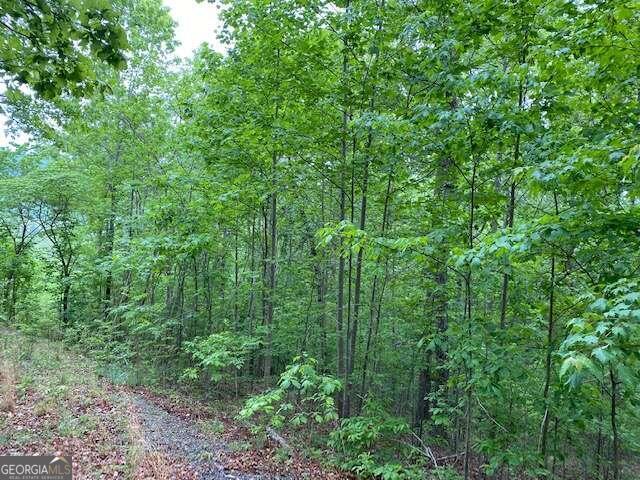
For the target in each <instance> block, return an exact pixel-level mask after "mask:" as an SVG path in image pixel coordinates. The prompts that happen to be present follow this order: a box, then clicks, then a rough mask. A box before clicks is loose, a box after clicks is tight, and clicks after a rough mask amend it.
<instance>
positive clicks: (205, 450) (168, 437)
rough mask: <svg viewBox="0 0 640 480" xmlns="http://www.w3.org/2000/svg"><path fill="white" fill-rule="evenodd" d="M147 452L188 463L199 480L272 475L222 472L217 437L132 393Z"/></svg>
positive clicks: (262, 479) (248, 479) (244, 479)
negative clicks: (210, 435)
mask: <svg viewBox="0 0 640 480" xmlns="http://www.w3.org/2000/svg"><path fill="white" fill-rule="evenodd" d="M131 400H132V403H133V406H134V407H135V409H136V413H137V415H138V420H139V422H140V426H141V429H142V434H143V436H144V443H145V448H146V449H148V451H152V452H153V451H162V452H165V453H167V454H169V455H171V456H175V457H180V458H182V459H184V460H185V461H187V462H188V463H189V464H191V465H192V466H193V467H194V469H195V470H196V471H197V472H198V473H199V474H200V479H201V480H267V479H271V478H272V477H263V476H255V475H248V474H239V473H229V472H225V470H224V467H223V466H222V465H220V463H218V462H217V461H216V458H217V453H218V452H220V451H223V450H225V449H226V446H225V445H224V444H223V443H221V442H220V441H219V440H216V439H213V438H211V437H208V436H207V435H204V434H203V433H201V432H200V431H199V430H198V429H197V428H196V427H195V425H193V424H192V423H190V422H188V421H185V420H183V419H181V418H179V417H177V416H175V415H172V414H170V413H168V412H166V411H165V410H163V409H162V408H160V407H158V406H157V405H155V404H153V403H151V402H150V401H149V400H147V399H145V398H144V397H142V396H140V395H135V394H133V395H132V399H131Z"/></svg>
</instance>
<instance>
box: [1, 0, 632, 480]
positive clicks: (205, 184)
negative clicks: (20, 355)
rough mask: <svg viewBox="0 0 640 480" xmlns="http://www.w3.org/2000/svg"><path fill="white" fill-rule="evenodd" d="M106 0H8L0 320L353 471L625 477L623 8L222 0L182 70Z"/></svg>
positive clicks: (141, 17)
mask: <svg viewBox="0 0 640 480" xmlns="http://www.w3.org/2000/svg"><path fill="white" fill-rule="evenodd" d="M103 3H104V2H89V1H86V0H85V1H74V2H71V1H69V2H59V5H58V6H56V7H55V8H54V9H53V10H51V8H53V7H51V8H50V7H46V2H33V3H32V2H30V1H26V0H25V1H21V2H2V3H0V5H2V10H1V11H2V12H3V13H2V18H3V28H8V29H10V30H11V32H13V29H12V28H13V26H15V25H18V26H21V27H22V28H26V26H24V25H23V23H24V22H22V21H20V18H23V17H24V18H26V19H27V20H25V21H28V22H36V23H38V22H40V23H42V22H44V23H42V27H41V29H40V30H34V31H33V33H30V34H29V38H20V37H24V35H20V31H17V32H13V33H7V32H6V31H5V30H2V35H3V36H2V40H1V42H2V43H1V44H0V45H3V46H4V45H8V46H9V47H10V48H8V49H7V48H2V49H1V50H2V52H3V53H2V54H0V55H1V56H0V68H2V70H3V72H6V73H8V74H10V76H11V80H10V81H11V82H16V81H17V82H22V83H27V84H30V85H32V86H33V88H34V90H35V92H34V93H33V94H32V93H31V92H27V91H26V90H25V89H23V90H22V91H20V90H18V89H13V90H12V91H11V94H10V95H9V94H8V95H7V96H6V98H5V99H4V105H3V107H4V109H5V110H7V111H8V112H9V113H10V114H11V115H12V121H13V125H14V127H15V128H17V129H22V130H24V131H27V132H29V133H30V135H31V141H30V142H29V143H28V144H26V145H22V146H19V147H15V148H8V149H3V150H2V151H1V152H0V172H1V173H0V222H1V223H0V225H1V227H2V230H1V232H0V249H1V250H2V255H1V263H0V279H1V280H0V286H1V288H2V307H3V310H2V311H3V316H4V321H5V322H7V323H9V324H11V325H16V326H19V327H20V328H23V329H27V330H29V331H33V332H35V333H39V334H45V335H51V336H57V337H62V338H64V339H65V340H66V341H68V342H70V343H74V344H77V345H78V346H80V347H81V348H83V349H85V350H87V351H90V352H93V353H94V354H95V355H96V357H97V358H98V359H99V360H101V361H103V363H104V364H105V365H109V366H110V369H111V370H114V369H116V370H118V371H120V372H124V374H125V376H126V377H127V378H130V379H136V381H142V382H156V381H163V382H178V381H179V382H192V383H193V384H197V385H199V386H201V387H204V388H205V389H208V390H211V391H215V392H216V395H224V392H225V391H228V392H232V393H235V394H247V395H251V394H254V393H255V392H256V389H261V390H264V391H263V392H262V393H260V394H259V395H257V396H254V397H252V398H249V400H248V401H247V404H246V406H245V409H244V411H243V415H244V416H245V417H247V418H250V417H251V418H256V417H257V418H262V419H263V420H266V421H267V423H269V422H270V423H271V424H272V425H274V426H275V427H282V426H287V427H288V428H295V427H296V426H298V427H299V426H302V425H305V428H317V429H318V432H320V433H322V434H323V435H324V434H328V430H327V429H330V430H333V433H331V434H328V435H327V436H328V437H330V439H329V444H330V445H331V446H332V448H333V450H334V451H335V453H336V459H337V460H336V461H339V462H340V463H342V464H343V465H344V466H347V467H348V468H353V469H354V471H355V472H358V473H359V474H361V475H363V476H379V477H383V478H421V476H424V475H427V473H425V472H427V471H431V472H432V473H430V474H429V475H437V476H436V477H434V478H453V477H452V476H454V475H456V473H455V472H454V470H457V471H458V474H460V475H461V476H463V477H464V478H465V479H466V478H483V477H481V475H489V476H492V478H501V479H506V478H542V477H545V478H547V477H548V478H566V479H570V478H593V479H613V480H619V479H623V478H635V477H634V476H636V475H637V474H638V473H637V472H638V458H639V457H638V455H639V453H640V435H639V432H640V418H639V416H638V412H639V410H638V408H639V407H640V390H639V387H638V384H639V380H640V378H639V377H640V374H639V372H640V355H639V352H640V328H639V326H640V283H639V282H638V273H639V271H640V254H639V252H640V199H639V195H640V145H639V144H638V138H639V136H638V134H639V133H640V132H639V125H638V118H639V117H638V115H639V114H640V95H639V94H638V92H639V91H640V84H639V81H640V80H639V78H640V68H639V67H640V62H639V60H638V59H640V55H638V53H639V51H640V30H639V29H638V27H637V26H638V24H639V22H640V4H638V2H637V1H636V0H632V1H629V0H624V1H623V0H606V1H605V0H580V1H578V0H574V1H571V0H513V1H498V0H472V1H458V0H452V1H447V2H440V1H431V0H426V1H415V2H413V1H403V0H362V1H359V0H358V1H356V0H344V1H339V2H329V1H324V0H309V1H304V2H303V1H298V0H274V1H264V0H242V1H231V0H228V1H224V2H223V3H222V5H221V7H222V8H221V16H222V19H223V20H224V24H225V27H224V29H223V32H222V34H221V37H222V39H223V40H224V41H225V42H226V44H227V46H228V52H227V53H226V54H224V55H221V54H219V53H216V52H214V51H212V50H211V49H210V48H208V47H207V46H202V47H201V48H200V49H199V50H198V51H197V53H196V55H195V57H194V59H193V61H192V62H190V63H188V64H186V65H179V64H178V63H177V62H176V61H175V60H174V57H173V56H172V53H171V52H172V48H173V46H174V43H175V41H174V38H173V23H172V21H171V19H170V17H169V15H168V13H167V11H166V10H165V9H163V8H162V7H161V2H160V1H159V0H138V1H134V0H114V1H113V2H109V5H107V6H103V5H102V4H103ZM5 4H6V5H5ZM41 4H42V5H41ZM36 5H37V6H36ZM9 6H11V11H9V12H8V13H6V14H5V13H4V12H5V9H7V8H9ZM34 8H40V9H46V8H49V9H50V10H51V11H50V13H46V12H45V14H38V13H37V12H35V13H34V10H33V9H34ZM56 9H58V10H59V11H58V10H56ZM96 9H98V10H96ZM100 9H101V10H100ZM43 11H45V10H43ZM96 11H100V12H102V13H101V15H103V17H102V18H105V19H106V21H105V22H101V23H100V27H99V28H98V27H97V26H96V25H95V24H94V23H92V21H91V18H92V17H91V15H93V14H94V13H95V12H96ZM60 12H62V13H60ZM70 12H71V13H70ZM74 12H75V13H74ZM91 12H94V13H91ZM59 15H63V16H64V17H65V18H71V17H69V16H70V15H73V16H77V15H79V16H78V18H80V22H79V23H78V22H76V21H70V22H69V23H68V24H65V23H64V22H62V23H59V22H57V23H56V22H55V18H57V16H59ZM35 16H38V18H40V20H34V19H35ZM116 19H119V22H120V24H121V25H122V26H123V28H124V29H125V30H126V34H127V36H128V39H127V40H126V41H125V40H124V39H123V38H122V36H121V31H120V27H118V26H117V24H113V23H112V21H115V20H116ZM5 20H6V22H8V23H7V25H4V23H5ZM51 22H54V23H55V25H57V26H56V27H55V28H54V27H53V26H52V25H53V23H51ZM96 28H97V29H96ZM40 34H42V35H43V36H44V37H43V38H42V39H40V36H41V35H40ZM53 34H55V38H54V37H53V36H52V35H53ZM36 35H37V36H36ZM60 38H62V40H60ZM105 38H108V39H110V40H112V43H111V44H110V45H109V46H107V45H106V44H104V43H103V41H104V39H105ZM76 39H80V44H79V45H80V46H76V45H78V44H77V42H76ZM51 45H61V48H62V50H61V52H60V55H61V57H60V58H57V59H56V60H55V61H52V60H46V62H45V61H44V60H43V59H42V58H40V54H39V53H38V52H39V50H38V49H43V50H44V51H46V52H49V51H50V50H51V48H52V47H51ZM81 45H85V48H84V50H83V49H82V47H81ZM123 48H129V53H127V55H126V57H127V65H126V68H125V66H124V64H123V62H122V60H123V58H124V57H121V55H123V54H122V52H121V51H120V50H121V49H123ZM92 51H93V53H92ZM5 52H6V53H5ZM25 52H26V53H25ZM14 57H15V58H20V61H21V62H23V63H24V65H20V68H14V67H13V66H12V65H13V64H11V61H10V60H11V59H12V58H14ZM103 60H106V62H105V61H103ZM45 64H46V65H45ZM109 64H111V65H112V66H116V67H118V68H119V70H116V69H113V68H112V66H110V65H109ZM43 69H44V70H46V72H44V71H43ZM50 69H53V70H52V71H51V72H49V70H50ZM96 71H98V72H100V79H101V81H102V82H104V83H105V85H106V86H108V88H103V89H100V90H101V91H100V92H99V93H96V91H95V90H92V89H89V90H86V89H82V88H76V87H81V86H83V85H85V83H86V82H85V80H83V79H87V81H88V80H91V79H93V78H95V73H90V72H96ZM47 72H48V73H47ZM44 78H47V79H48V80H47V82H51V81H53V82H54V83H53V84H50V83H46V84H45V83H42V82H43V81H44V80H43V79H44ZM92 92H93V93H92ZM37 93H40V94H41V95H37ZM71 93H81V94H83V95H84V98H79V95H71ZM54 95H55V97H54ZM45 97H46V98H45ZM50 97H53V98H50ZM296 357H297V358H296ZM294 358H296V360H295V361H294V360H293V359H294ZM292 362H293V363H292ZM278 378H279V379H280V380H279V382H278V381H277V379H278ZM270 388H271V389H270ZM334 413H335V416H334ZM292 420H293V421H292ZM310 424H313V426H310ZM369 450H374V453H375V455H374V454H371V453H370V452H369ZM634 472H635V473H634ZM425 478H426V477H425Z"/></svg>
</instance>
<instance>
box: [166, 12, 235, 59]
mask: <svg viewBox="0 0 640 480" xmlns="http://www.w3.org/2000/svg"><path fill="white" fill-rule="evenodd" d="M163 2H164V4H165V5H166V6H167V7H169V10H170V13H171V16H172V17H173V19H174V20H175V21H176V22H178V26H177V27H176V38H177V39H178V41H179V42H180V43H181V44H182V45H181V46H180V47H178V48H177V50H176V53H177V54H178V55H179V56H180V57H190V56H191V54H192V53H193V50H194V49H195V48H197V47H199V46H200V44H201V43H202V42H207V43H209V45H211V48H213V49H214V50H216V51H218V52H221V53H222V52H224V51H225V48H224V46H223V45H221V44H220V42H219V41H218V39H217V38H216V35H217V33H218V30H219V29H220V27H221V22H220V19H219V18H218V8H217V7H216V6H215V5H213V4H211V3H207V2H206V1H204V2H202V3H197V2H196V1H195V0H163Z"/></svg>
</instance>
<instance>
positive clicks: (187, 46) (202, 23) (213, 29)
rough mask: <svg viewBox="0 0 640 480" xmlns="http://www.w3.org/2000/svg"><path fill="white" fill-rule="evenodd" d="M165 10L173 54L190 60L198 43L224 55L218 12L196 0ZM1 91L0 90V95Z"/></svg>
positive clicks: (0, 126)
mask: <svg viewBox="0 0 640 480" xmlns="http://www.w3.org/2000/svg"><path fill="white" fill-rule="evenodd" d="M163 2H164V4H165V6H167V7H169V12H170V13H171V16H172V17H173V19H174V20H175V21H176V22H177V23H178V25H177V26H176V38H177V40H178V41H179V42H180V46H178V48H177V49H176V54H177V55H178V56H180V57H183V58H186V57H191V55H192V54H193V50H194V49H196V48H198V47H199V46H200V44H201V43H203V42H207V43H208V44H209V45H210V46H211V48H213V49H214V50H216V51H218V52H221V53H222V52H224V51H225V48H224V46H223V45H222V44H221V43H220V42H219V41H218V39H217V38H216V36H217V34H218V30H219V29H220V27H221V25H222V24H221V22H220V19H219V16H218V11H219V9H218V8H217V7H216V6H215V5H213V4H210V3H207V2H206V1H204V2H202V3H197V2H196V0H163ZM2 90H4V89H3V88H2V87H1V86H0V93H2ZM6 119H7V118H6V116H5V115H4V114H2V113H0V147H6V146H8V145H9V143H10V142H11V140H10V139H9V138H7V136H6V132H5V121H6ZM27 140H28V139H27V138H26V137H25V136H24V135H21V136H19V137H18V138H17V139H13V141H15V142H17V143H23V142H25V141H27Z"/></svg>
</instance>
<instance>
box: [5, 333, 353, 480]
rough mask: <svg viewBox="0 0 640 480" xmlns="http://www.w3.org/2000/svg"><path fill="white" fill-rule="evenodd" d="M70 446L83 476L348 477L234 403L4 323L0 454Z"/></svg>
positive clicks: (63, 450)
mask: <svg viewBox="0 0 640 480" xmlns="http://www.w3.org/2000/svg"><path fill="white" fill-rule="evenodd" d="M54 454H56V455H70V456H71V457H72V460H73V468H74V478H76V479H80V480H82V479H98V478H103V479H117V478H122V479H132V480H142V479H162V480H165V479H166V480H173V479H176V480H182V479H184V480H195V479H202V480H218V479H238V480H250V479H265V480H267V479H292V480H297V479H336V480H338V479H349V478H352V477H351V476H350V475H348V474H345V473H342V472H339V471H336V470H334V469H333V468H331V467H330V466H325V465H322V464H321V463H320V462H319V461H317V460H312V459H309V458H307V457H306V456H305V455H304V454H303V453H302V452H299V451H294V452H293V453H291V454H290V453H287V452H283V451H282V449H280V448H278V446H277V445H275V444H273V443H271V442H270V441H269V440H268V439H266V438H264V437H263V436H261V435H257V434H254V433H253V432H252V431H251V429H250V428H248V426H246V425H243V424H241V423H239V422H237V421H236V420H235V419H234V418H233V412H232V411H226V412H225V411H223V410H220V409H216V408H215V407H213V406H212V405H210V404H205V403H203V402H199V401H197V400H194V399H193V398H191V397H189V396H187V395H183V394H179V393H175V392H174V393H172V394H166V393H158V392H156V391H152V390H150V389H146V388H139V387H135V388H134V387H126V386H121V385H114V384H111V383H109V382H107V381H106V380H105V379H103V378H100V377H99V375H98V374H97V373H96V365H95V364H94V363H93V362H92V361H91V360H89V359H87V358H85V357H83V356H81V355H77V354H75V353H72V352H69V351H68V350H66V349H65V348H64V347H63V346H62V344H61V343H59V342H53V341H48V340H34V339H31V338H27V337H24V336H22V335H19V334H17V333H16V332H14V331H11V330H0V455H54Z"/></svg>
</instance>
